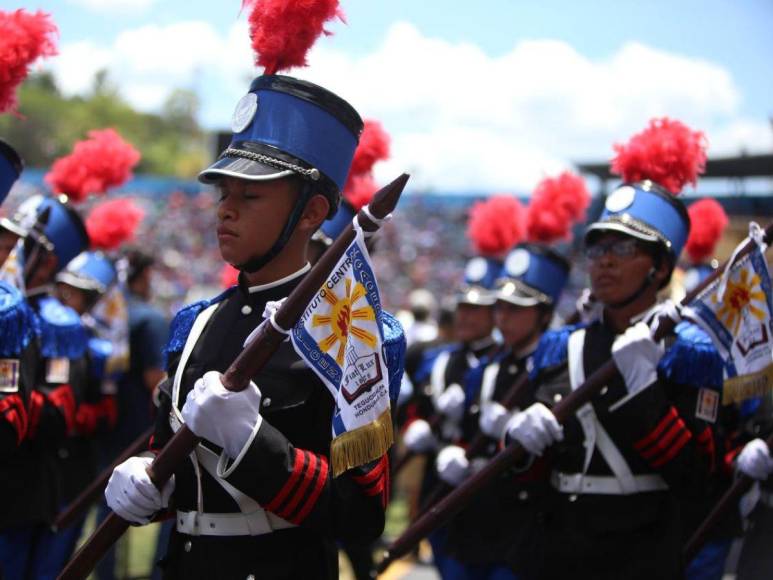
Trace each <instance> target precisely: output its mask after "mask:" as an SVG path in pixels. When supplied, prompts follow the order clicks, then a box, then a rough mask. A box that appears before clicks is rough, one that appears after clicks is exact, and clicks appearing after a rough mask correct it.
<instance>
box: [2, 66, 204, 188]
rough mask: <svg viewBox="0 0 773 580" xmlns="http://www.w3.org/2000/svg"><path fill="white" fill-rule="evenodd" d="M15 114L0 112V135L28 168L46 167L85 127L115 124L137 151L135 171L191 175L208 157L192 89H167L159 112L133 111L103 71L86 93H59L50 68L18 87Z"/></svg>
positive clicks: (84, 134)
mask: <svg viewBox="0 0 773 580" xmlns="http://www.w3.org/2000/svg"><path fill="white" fill-rule="evenodd" d="M19 103H20V106H19V114H18V115H12V114H6V115H0V136H2V137H3V138H4V139H6V140H7V141H8V142H10V143H11V144H13V146H14V147H16V148H17V149H18V151H19V152H20V153H21V155H22V156H23V157H24V159H25V161H26V163H27V165H29V166H31V167H42V168H47V167H49V166H50V165H51V163H53V161H54V160H55V159H56V158H57V157H60V156H62V155H65V154H67V153H69V152H70V151H71V150H72V146H73V144H74V143H75V142H76V141H78V140H80V139H84V138H85V137H86V135H87V133H88V131H90V130H92V129H103V128H105V127H113V128H115V129H116V130H117V131H118V132H119V133H120V134H121V135H122V136H123V137H124V138H125V139H126V140H127V141H129V142H130V143H131V144H132V145H134V146H135V147H136V148H137V149H138V150H139V151H140V152H141V153H142V161H141V162H140V165H139V167H138V168H137V171H138V172H145V173H154V174H159V175H175V176H178V177H193V176H195V175H196V173H197V172H198V171H199V170H200V169H201V168H202V167H203V166H204V165H205V164H206V162H207V160H208V159H209V152H208V149H207V135H206V134H205V132H204V131H203V130H202V129H201V127H200V126H199V124H198V121H197V116H198V112H199V101H198V97H197V96H196V94H195V93H193V92H191V91H187V90H182V89H180V90H175V91H173V92H172V93H171V94H170V96H169V98H168V99H167V101H166V103H165V104H164V106H163V107H162V111H161V113H160V114H151V113H142V112H139V111H136V110H134V109H133V108H132V107H131V105H129V104H128V103H127V102H126V101H125V100H124V99H123V98H122V97H121V95H120V93H119V91H118V89H117V88H116V87H115V86H114V85H113V84H112V83H111V82H110V80H109V76H108V74H107V72H106V71H99V72H98V73H97V74H96V75H95V77H94V83H93V86H92V90H91V91H90V92H89V94H87V95H86V96H74V97H64V96H63V95H62V94H61V93H60V91H59V89H58V88H57V86H56V82H55V80H54V78H53V76H52V75H51V74H50V73H42V74H37V75H32V76H31V77H30V78H29V79H27V81H26V82H25V83H24V85H23V86H22V87H21V90H20V92H19Z"/></svg>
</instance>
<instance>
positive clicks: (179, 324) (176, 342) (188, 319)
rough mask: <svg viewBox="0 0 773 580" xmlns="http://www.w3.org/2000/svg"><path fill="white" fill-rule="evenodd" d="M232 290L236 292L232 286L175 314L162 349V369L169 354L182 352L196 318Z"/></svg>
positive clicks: (223, 298) (228, 294) (226, 296)
mask: <svg viewBox="0 0 773 580" xmlns="http://www.w3.org/2000/svg"><path fill="white" fill-rule="evenodd" d="M234 290H236V286H232V287H231V288H229V289H228V290H226V291H225V292H223V293H222V294H220V295H218V296H215V297H214V298H211V299H208V300H199V301H198V302H194V303H193V304H188V306H184V307H183V308H182V309H181V310H180V311H179V312H178V313H177V314H175V317H174V318H173V319H172V323H171V324H170V325H169V341H168V342H167V343H166V347H164V367H166V366H167V363H168V359H169V355H170V354H174V353H178V352H182V350H183V347H184V346H185V341H186V340H188V335H189V334H190V332H191V328H193V323H194V322H195V321H196V317H197V316H198V315H199V314H201V313H202V312H203V311H204V310H205V309H207V308H209V307H210V306H212V305H213V304H217V303H218V302H222V301H223V300H225V299H226V298H228V296H230V295H231V294H232V293H233V291H234Z"/></svg>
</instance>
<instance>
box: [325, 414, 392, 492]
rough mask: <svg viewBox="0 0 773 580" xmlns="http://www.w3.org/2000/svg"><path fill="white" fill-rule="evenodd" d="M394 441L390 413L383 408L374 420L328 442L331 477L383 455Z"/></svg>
mask: <svg viewBox="0 0 773 580" xmlns="http://www.w3.org/2000/svg"><path fill="white" fill-rule="evenodd" d="M394 441H395V434H394V430H393V428H392V414H391V413H390V412H389V409H387V410H385V411H384V412H383V413H381V415H380V416H379V417H378V419H376V420H375V421H371V422H370V423H368V424H367V425H363V426H362V427H358V428H357V429H354V430H353V431H347V432H346V433H342V434H341V435H339V436H338V437H336V438H335V439H333V441H332V442H331V443H330V463H331V464H332V466H333V477H338V476H339V475H341V474H342V473H343V472H344V471H346V470H348V469H351V468H352V467H359V466H360V465H365V464H366V463H368V461H374V460H376V459H378V458H380V457H381V456H382V455H384V454H385V453H386V452H387V451H389V448H390V447H391V446H392V443H394Z"/></svg>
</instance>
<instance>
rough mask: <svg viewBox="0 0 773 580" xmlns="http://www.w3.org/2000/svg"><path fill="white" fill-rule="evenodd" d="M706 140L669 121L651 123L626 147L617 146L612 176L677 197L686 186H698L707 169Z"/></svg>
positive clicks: (665, 119)
mask: <svg viewBox="0 0 773 580" xmlns="http://www.w3.org/2000/svg"><path fill="white" fill-rule="evenodd" d="M706 146H707V143H706V137H705V135H704V134H703V133H702V132H701V131H693V130H692V129H690V128H689V127H688V126H687V125H685V124H684V123H680V122H679V121H672V120H671V119H669V118H668V117H663V118H662V119H652V120H650V124H649V127H647V128H646V129H645V130H644V131H642V132H641V133H637V134H636V135H634V136H633V137H631V139H630V141H628V143H626V144H625V145H621V144H619V143H618V144H615V146H614V149H615V151H616V153H617V155H616V156H615V158H614V159H613V160H612V173H616V174H618V175H621V176H622V178H623V181H625V182H626V183H635V182H637V181H642V180H644V179H649V180H651V181H654V182H655V183H657V184H658V185H661V186H662V187H665V188H666V189H667V190H668V191H669V192H671V193H672V194H673V195H678V194H679V193H680V192H681V191H682V188H683V187H684V186H685V184H687V183H690V184H692V185H693V186H695V184H696V182H697V180H698V175H700V174H701V173H703V172H704V171H705V169H706Z"/></svg>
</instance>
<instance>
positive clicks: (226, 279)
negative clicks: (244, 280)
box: [220, 264, 239, 288]
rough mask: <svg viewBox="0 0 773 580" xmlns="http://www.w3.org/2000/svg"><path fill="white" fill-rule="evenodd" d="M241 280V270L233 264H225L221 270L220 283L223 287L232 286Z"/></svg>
mask: <svg viewBox="0 0 773 580" xmlns="http://www.w3.org/2000/svg"><path fill="white" fill-rule="evenodd" d="M238 281H239V270H237V269H236V268H234V267H233V266H232V265H231V264H223V268H222V269H221V270H220V285H221V286H222V287H223V288H230V287H231V286H234V285H235V284H236V283H237V282H238Z"/></svg>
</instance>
